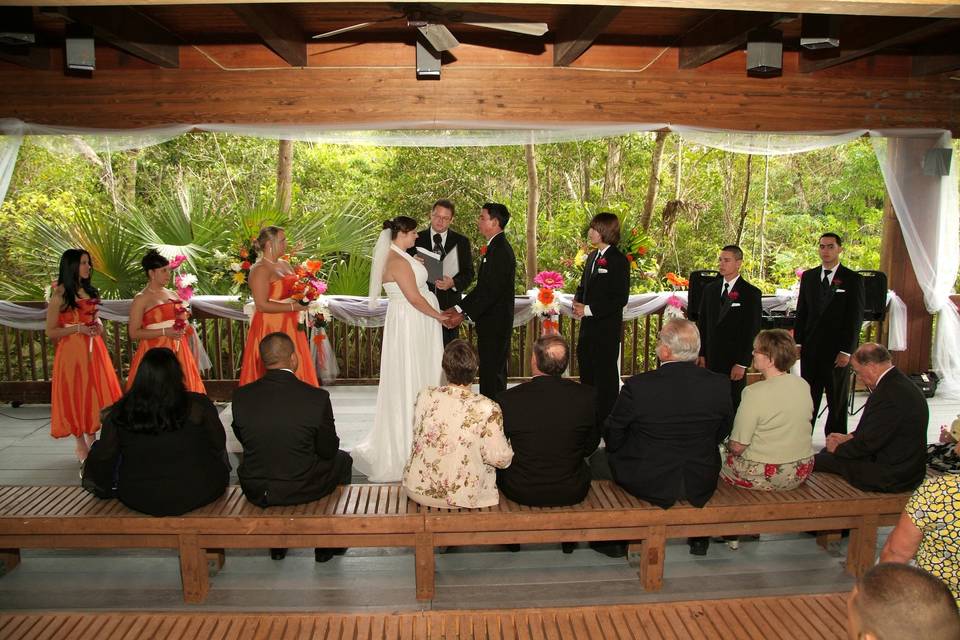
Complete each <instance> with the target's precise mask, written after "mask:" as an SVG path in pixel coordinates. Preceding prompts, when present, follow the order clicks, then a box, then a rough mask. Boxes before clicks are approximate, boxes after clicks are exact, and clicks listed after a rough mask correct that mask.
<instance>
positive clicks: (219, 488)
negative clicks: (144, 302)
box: [83, 348, 230, 516]
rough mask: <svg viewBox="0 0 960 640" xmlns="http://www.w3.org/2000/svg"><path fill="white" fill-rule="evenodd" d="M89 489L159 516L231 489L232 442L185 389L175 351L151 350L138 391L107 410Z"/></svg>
mask: <svg viewBox="0 0 960 640" xmlns="http://www.w3.org/2000/svg"><path fill="white" fill-rule="evenodd" d="M104 413H105V414H106V415H105V417H104V419H103V429H102V430H101V432H100V439H99V440H97V442H96V443H95V444H94V445H93V447H92V448H91V449H90V455H89V456H88V457H87V461H86V465H85V466H84V477H83V486H84V488H86V489H87V490H88V491H91V492H92V493H94V494H95V495H97V496H98V497H101V498H106V497H119V498H120V502H122V503H123V504H125V505H126V506H128V507H130V508H131V509H135V510H137V511H141V512H143V513H148V514H150V515H153V516H175V515H180V514H182V513H186V512H187V511H192V510H193V509H196V508H198V507H202V506H203V505H205V504H208V503H210V502H213V501H214V500H216V499H217V498H219V497H220V496H221V495H223V492H224V491H225V490H226V488H227V483H228V482H229V480H230V463H229V461H228V459H227V451H226V444H227V437H226V433H225V432H224V430H223V424H222V423H221V422H220V417H219V415H217V409H216V407H215V406H214V405H213V403H212V402H210V399H209V398H207V397H206V396H204V395H201V394H199V393H191V392H188V391H187V390H186V387H185V386H184V382H183V371H182V370H181V368H180V362H179V361H178V360H177V357H176V355H174V353H173V351H171V350H170V349H167V348H156V349H150V350H149V351H147V353H146V354H145V355H144V357H143V360H141V362H140V367H139V368H138V369H137V376H136V378H134V380H133V386H131V387H130V390H129V391H128V392H127V393H126V394H124V396H123V397H122V398H120V400H118V401H117V402H116V404H114V405H113V406H112V407H109V408H107V409H105V410H104Z"/></svg>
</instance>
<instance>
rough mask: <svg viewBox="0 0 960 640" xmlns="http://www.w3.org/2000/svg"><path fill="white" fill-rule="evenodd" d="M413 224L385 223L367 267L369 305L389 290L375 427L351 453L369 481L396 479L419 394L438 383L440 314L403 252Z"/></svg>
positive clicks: (423, 274)
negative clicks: (369, 265) (368, 275)
mask: <svg viewBox="0 0 960 640" xmlns="http://www.w3.org/2000/svg"><path fill="white" fill-rule="evenodd" d="M416 225H417V223H416V221H415V220H414V219H413V218H408V217H406V216H398V217H397V218H394V219H393V220H387V221H386V222H384V223H383V231H382V232H381V233H380V238H379V240H377V244H376V247H374V250H373V264H372V265H371V268H370V290H369V295H370V306H371V308H373V307H375V306H376V304H377V299H378V298H379V296H380V287H381V284H382V285H383V289H384V290H386V292H387V298H388V299H389V302H388V306H387V320H386V324H385V325H384V327H383V345H382V347H381V351H380V385H379V387H378V389H377V409H376V413H375V414H374V417H373V429H372V430H371V431H370V433H368V434H367V435H366V436H365V437H364V439H363V440H362V441H361V442H360V444H358V445H357V446H356V447H355V448H354V449H353V451H351V456H352V457H353V465H354V468H356V469H357V470H359V471H360V472H362V473H363V474H365V475H366V476H367V477H368V478H369V479H370V480H371V481H373V482H396V481H399V480H400V477H401V476H402V475H403V467H404V466H405V465H406V463H407V458H408V457H409V456H410V446H411V443H412V441H413V409H414V403H415V402H416V399H417V394H418V393H419V392H420V390H421V389H423V388H424V387H426V386H428V385H433V386H436V385H439V384H440V382H441V376H442V375H443V374H442V370H441V368H440V364H441V361H442V359H443V335H442V333H441V328H440V322H439V321H440V318H441V313H440V309H439V305H438V304H437V297H436V296H435V295H434V294H433V293H431V292H430V290H429V289H427V270H426V268H425V267H424V266H423V265H422V264H420V263H419V262H418V261H417V260H414V259H413V258H411V257H410V256H409V255H407V249H409V248H410V247H412V246H413V245H414V243H415V242H416V240H417V226H416Z"/></svg>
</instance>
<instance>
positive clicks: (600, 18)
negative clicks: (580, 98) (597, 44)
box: [553, 7, 621, 67]
mask: <svg viewBox="0 0 960 640" xmlns="http://www.w3.org/2000/svg"><path fill="white" fill-rule="evenodd" d="M620 11H621V8H620V7H574V8H573V9H571V10H570V11H568V12H567V14H566V15H565V16H564V17H563V19H562V21H561V22H560V24H558V25H557V27H556V28H555V29H554V31H555V32H556V34H557V39H556V42H555V44H554V45H553V66H555V67H567V66H570V64H571V63H573V61H574V60H576V59H577V58H579V57H580V56H582V55H583V53H584V52H585V51H586V50H587V49H589V48H590V46H591V45H592V44H593V42H594V40H596V39H597V36H599V35H600V34H601V33H603V32H604V30H605V29H606V28H607V27H608V26H610V23H611V22H613V19H614V18H616V17H617V15H619V14H620Z"/></svg>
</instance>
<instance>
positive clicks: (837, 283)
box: [833, 277, 843, 289]
mask: <svg viewBox="0 0 960 640" xmlns="http://www.w3.org/2000/svg"><path fill="white" fill-rule="evenodd" d="M842 285H843V280H841V279H840V278H836V277H835V278H834V279H833V288H834V289H836V288H837V287H839V286H842Z"/></svg>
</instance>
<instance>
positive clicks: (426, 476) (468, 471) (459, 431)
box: [403, 340, 513, 508]
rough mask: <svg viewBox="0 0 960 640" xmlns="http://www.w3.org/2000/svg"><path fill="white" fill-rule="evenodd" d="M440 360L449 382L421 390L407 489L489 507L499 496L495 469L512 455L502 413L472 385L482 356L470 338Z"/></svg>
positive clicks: (438, 502) (431, 503) (423, 499)
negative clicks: (468, 341) (504, 431)
mask: <svg viewBox="0 0 960 640" xmlns="http://www.w3.org/2000/svg"><path fill="white" fill-rule="evenodd" d="M442 366H443V372H444V373H445V374H446V376H447V380H448V381H449V384H446V385H443V386H440V387H427V388H426V389H424V390H423V391H421V392H420V393H419V395H418V396H417V404H416V407H415V408H414V415H413V425H411V426H412V427H413V446H412V450H411V452H410V458H409V460H408V462H407V465H406V467H405V468H404V470H403V490H404V492H405V493H406V494H407V495H408V496H409V497H410V499H411V500H413V501H414V502H418V503H420V504H422V505H425V506H428V507H442V508H454V507H468V508H479V507H491V506H493V505H495V504H497V503H498V502H499V501H500V493H499V491H497V473H496V470H497V469H504V468H506V467H508V466H510V462H511V461H512V460H513V449H511V448H510V443H509V442H507V438H506V437H505V436H504V435H503V414H502V413H500V406H499V405H498V404H497V403H496V402H494V401H493V400H490V399H489V398H486V397H484V396H482V395H479V394H477V393H474V392H473V391H472V390H471V388H470V385H471V384H472V383H473V379H474V377H476V375H477V367H478V366H479V361H478V359H477V352H476V351H474V350H473V347H471V346H470V345H469V344H468V343H467V342H465V341H463V340H454V341H453V342H451V343H450V344H448V345H447V347H446V348H445V349H444V350H443V365H442Z"/></svg>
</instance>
